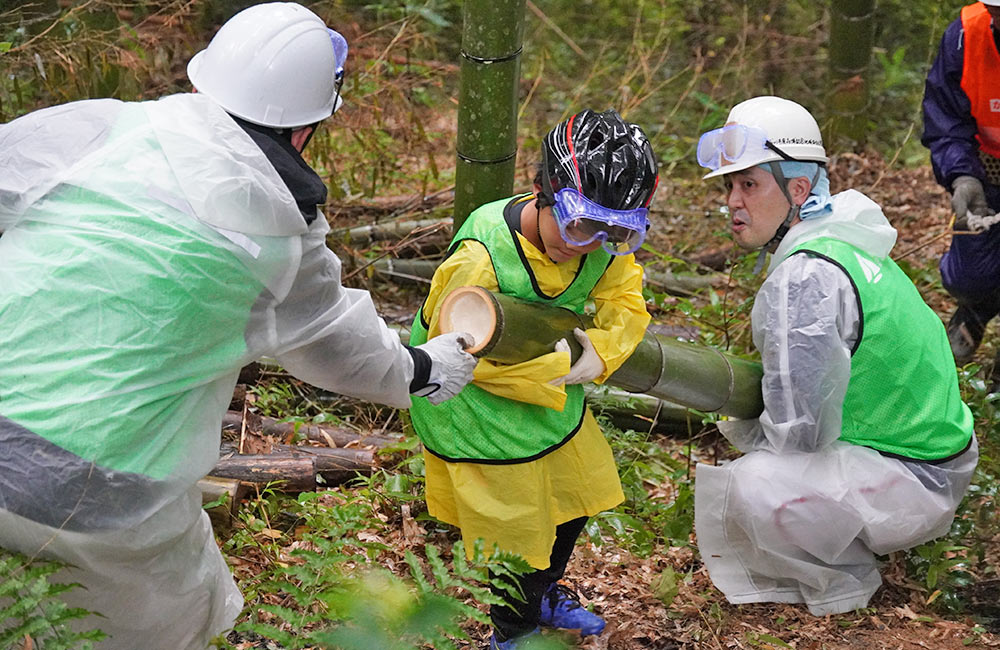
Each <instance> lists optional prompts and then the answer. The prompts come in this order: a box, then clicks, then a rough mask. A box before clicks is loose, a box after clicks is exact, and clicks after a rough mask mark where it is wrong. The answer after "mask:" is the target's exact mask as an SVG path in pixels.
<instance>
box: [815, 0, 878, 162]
mask: <svg viewBox="0 0 1000 650" xmlns="http://www.w3.org/2000/svg"><path fill="white" fill-rule="evenodd" d="M875 2H876V0H836V2H831V3H830V49H829V52H830V103H829V106H830V110H831V113H830V115H831V118H832V119H831V121H830V126H829V132H828V134H827V136H828V137H827V143H828V146H829V145H832V144H834V143H838V142H843V141H847V142H849V143H850V144H851V145H852V146H854V147H858V146H860V145H862V144H864V142H865V139H866V137H867V132H868V120H869V116H868V104H869V97H870V91H871V89H870V87H869V86H870V83H871V72H870V65H869V64H870V62H871V57H872V45H873V43H874V40H875Z"/></svg>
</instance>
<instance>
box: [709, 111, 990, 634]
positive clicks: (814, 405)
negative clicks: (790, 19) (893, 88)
mask: <svg viewBox="0 0 1000 650" xmlns="http://www.w3.org/2000/svg"><path fill="white" fill-rule="evenodd" d="M698 161H699V163H700V164H701V165H702V166H704V167H708V168H709V169H710V170H711V173H709V174H708V175H706V177H705V178H712V177H718V176H721V177H723V178H724V179H725V182H726V186H727V188H728V191H729V194H728V205H729V210H730V226H731V229H732V232H733V236H734V238H735V239H736V242H737V244H738V245H739V246H741V247H742V248H746V249H761V251H762V252H761V256H762V257H763V256H764V255H765V253H767V252H769V253H772V256H771V261H770V265H769V268H768V276H767V279H766V280H765V282H764V284H763V286H762V287H761V289H760V291H759V292H758V294H757V297H756V300H755V303H754V307H753V313H752V324H753V338H754V344H755V345H756V347H757V349H758V350H760V354H761V359H762V362H763V367H764V377H763V382H762V387H763V397H764V411H763V413H762V414H761V415H760V417H759V418H758V419H756V420H752V421H730V422H720V426H719V428H720V430H722V432H723V434H724V435H725V436H726V437H727V438H728V439H729V440H730V442H732V443H733V444H734V445H735V446H736V447H737V448H738V449H740V450H741V451H743V452H745V454H744V455H743V456H742V457H740V458H739V459H737V460H735V461H733V462H730V463H727V464H724V465H722V466H718V467H713V466H709V465H699V466H698V469H697V478H696V497H695V525H696V529H697V534H698V546H699V550H700V552H701V557H702V559H703V560H704V562H705V565H706V566H707V568H708V571H709V574H710V576H711V578H712V582H713V583H714V584H715V585H716V587H718V588H719V589H720V590H721V591H722V592H723V593H725V595H726V598H727V599H728V600H729V601H730V602H732V603H753V602H781V603H805V604H806V605H807V606H808V607H809V611H810V612H812V613H813V614H815V615H817V616H820V615H825V614H836V613H841V612H845V611H849V610H852V609H855V608H858V607H864V606H866V605H867V603H868V601H869V599H870V598H871V596H872V594H874V593H875V590H876V589H878V587H879V585H880V584H881V579H880V577H879V573H878V568H877V566H876V561H875V555H878V554H885V553H889V552H891V551H896V550H900V549H905V548H909V547H912V546H915V545H917V544H921V543H923V542H926V541H928V540H930V539H933V538H935V537H938V536H940V535H942V534H944V533H945V532H946V531H947V530H948V528H949V526H950V524H951V522H952V519H953V517H954V514H955V509H956V507H957V506H958V503H959V501H960V499H961V498H962V495H963V493H964V492H965V489H966V487H967V486H968V484H969V480H970V478H971V476H972V473H973V470H974V468H975V466H976V462H977V459H978V452H977V445H976V439H975V436H974V435H973V431H972V416H971V414H970V412H969V409H968V407H967V406H966V405H965V404H964V403H963V402H962V401H961V398H960V395H959V390H958V381H957V377H956V372H955V368H954V362H953V360H952V357H951V352H950V349H949V346H948V339H947V336H946V335H945V330H944V327H943V326H942V323H941V320H940V319H939V318H938V317H937V316H936V315H935V314H934V312H933V311H931V309H930V308H929V307H927V306H926V305H925V304H924V302H923V301H922V299H921V297H920V294H919V293H918V292H917V290H916V289H915V288H914V286H913V284H912V283H911V282H910V280H909V279H908V278H907V276H906V275H905V274H904V273H903V272H902V271H901V270H900V269H899V267H898V266H896V264H895V263H894V262H893V261H892V260H891V259H890V257H889V251H890V250H891V249H892V247H893V244H894V243H895V240H896V231H895V230H894V229H893V228H892V226H890V225H889V223H888V221H887V220H886V218H885V216H884V215H883V214H882V210H881V209H880V208H879V206H878V205H876V204H875V203H874V202H872V201H871V200H870V199H868V198H867V197H866V196H864V195H863V194H860V193H858V192H856V191H853V190H848V191H845V192H841V193H839V194H837V195H835V196H830V193H829V183H828V181H827V177H826V170H825V169H824V166H825V163H826V161H827V158H826V154H825V152H824V149H823V144H822V141H821V138H820V132H819V128H818V127H817V125H816V121H815V120H814V119H813V117H812V116H811V115H810V114H809V113H808V112H807V111H806V110H805V109H804V108H803V107H802V106H800V105H798V104H796V103H794V102H791V101H788V100H785V99H780V98H778V97H756V98H754V99H750V100H747V101H745V102H743V103H741V104H738V105H737V106H736V107H734V108H733V109H732V111H731V112H730V113H729V118H728V120H727V123H726V125H725V126H724V127H722V128H720V129H716V130H714V131H711V132H709V133H706V134H704V135H703V136H702V138H701V140H700V142H699V146H698Z"/></svg>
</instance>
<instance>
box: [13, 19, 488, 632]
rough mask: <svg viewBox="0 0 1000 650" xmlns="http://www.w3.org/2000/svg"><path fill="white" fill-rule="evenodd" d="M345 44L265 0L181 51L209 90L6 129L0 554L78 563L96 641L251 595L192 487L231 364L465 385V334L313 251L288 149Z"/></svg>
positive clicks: (399, 392) (406, 383)
mask: <svg viewBox="0 0 1000 650" xmlns="http://www.w3.org/2000/svg"><path fill="white" fill-rule="evenodd" d="M346 56H347V43H346V41H345V40H344V39H343V37H342V36H340V34H337V33H336V32H333V31H332V30H329V29H327V27H326V26H325V25H324V24H323V21H322V20H321V19H320V18H319V17H318V16H316V15H315V14H313V13H312V12H310V11H309V10H307V9H305V8H304V7H302V6H300V5H297V4H293V3H272V4H262V5H257V6H254V7H252V8H250V9H247V10H245V11H243V12H241V13H239V14H237V15H236V16H235V17H233V18H232V19H231V20H230V21H229V22H227V23H226V24H225V25H224V26H223V27H222V28H221V29H220V31H219V32H218V33H217V35H216V36H215V38H214V39H213V40H212V42H211V43H210V44H209V46H208V47H207V48H206V49H205V50H204V51H203V52H201V53H199V54H198V55H197V56H195V58H194V59H193V60H192V61H191V64H190V66H189V68H188V73H189V76H190V79H191V81H192V82H193V83H194V85H195V86H196V88H197V90H198V91H199V92H198V93H194V94H180V95H173V96H169V97H164V98H162V99H160V100H158V101H151V102H141V103H125V102H120V101H115V100H110V99H103V100H91V101H83V102H77V103H73V104H67V105H64V106H57V107H54V108H48V109H45V110H41V111H38V112H35V113H31V114H29V115H26V116H24V117H22V118H19V119H17V120H15V121H13V122H11V123H9V124H7V125H2V126H0V169H2V170H3V171H2V173H0V230H3V231H5V233H4V236H3V239H2V240H0V547H3V548H6V549H10V550H14V551H19V552H23V553H26V554H28V555H30V556H40V557H47V558H56V559H59V560H62V561H64V562H66V563H68V564H70V565H72V566H71V568H70V569H67V570H66V571H65V572H64V573H63V574H60V575H59V576H58V580H59V581H61V582H66V583H72V582H78V583H81V584H82V585H83V587H84V589H77V590H74V591H73V592H71V593H70V594H69V597H68V600H69V601H70V604H72V605H76V606H81V607H84V608H86V609H87V610H90V611H93V612H98V613H99V614H101V615H102V616H103V617H102V618H97V617H93V618H89V619H87V620H85V621H83V622H82V623H81V625H82V626H83V627H84V629H95V628H99V629H102V630H103V631H104V632H106V633H107V634H108V635H109V638H108V639H107V640H106V641H105V642H103V643H100V644H98V645H97V647H99V648H101V649H102V650H105V649H116V650H137V649H139V648H142V649H143V650H202V649H204V648H206V647H208V645H209V644H210V642H211V639H212V637H213V636H215V635H218V634H220V633H222V632H224V631H225V630H226V629H227V628H229V627H231V625H232V624H233V621H234V620H235V618H236V616H237V614H238V613H239V611H240V609H241V607H242V603H243V601H242V598H241V596H240V594H239V592H238V590H237V588H236V586H235V584H234V582H233V579H232V576H231V574H230V571H229V569H228V567H227V566H226V563H225V561H224V560H223V558H222V555H221V554H220V552H219V549H218V547H217V546H216V544H215V541H214V539H213V537H212V530H211V527H210V525H209V522H208V518H207V517H206V515H205V513H204V512H203V511H202V510H201V496H200V494H199V491H198V489H197V487H196V486H195V484H196V482H197V481H198V479H200V478H201V477H202V476H204V475H205V474H206V473H208V471H209V470H211V468H212V467H213V466H214V465H215V462H216V460H217V459H218V456H219V432H220V428H221V420H222V416H223V414H224V412H225V409H226V407H227V405H228V403H229V401H230V399H231V396H232V390H233V385H234V383H235V381H236V377H237V374H238V371H239V369H240V367H242V366H243V365H245V364H247V363H248V362H250V361H252V360H254V359H256V358H258V357H260V356H263V355H267V356H271V357H274V358H276V359H277V360H278V361H279V362H280V363H281V364H282V365H283V366H284V367H285V368H286V369H288V370H289V371H290V372H291V373H293V374H294V375H295V376H297V377H299V378H301V379H303V380H305V381H308V382H310V383H312V384H315V385H317V386H320V387H323V388H326V389H329V390H333V391H337V392H340V393H343V394H346V395H351V396H354V397H359V398H362V399H367V400H373V401H377V402H381V403H385V404H389V405H392V406H396V407H400V408H407V407H409V406H410V394H413V393H416V394H420V395H423V396H427V397H428V399H430V400H433V401H435V402H440V401H442V400H444V399H446V398H448V397H450V396H452V395H454V394H455V393H457V392H458V391H459V390H461V388H462V387H463V386H464V385H465V384H466V383H467V382H468V381H469V380H470V379H471V378H472V370H473V368H474V367H475V363H476V362H475V359H473V357H471V356H470V355H469V354H467V353H465V352H464V350H463V349H462V341H461V337H460V336H456V335H452V336H441V337H438V338H436V339H433V340H431V341H429V342H427V343H426V344H424V345H422V346H420V347H417V348H407V347H405V346H403V345H401V343H400V341H399V338H398V336H397V335H396V334H395V333H393V332H392V331H391V330H389V329H388V328H387V327H386V325H385V323H384V322H383V321H382V320H381V319H380V318H379V317H378V315H377V314H376V313H375V309H374V305H373V303H372V300H371V297H370V296H369V295H368V294H367V293H366V292H364V291H359V290H354V289H348V288H344V287H343V286H341V283H340V260H339V259H338V258H337V257H336V256H335V255H334V254H333V253H332V252H331V251H330V250H329V249H328V248H326V245H325V236H326V233H327V232H328V230H329V228H328V226H327V223H326V220H325V219H324V217H323V215H322V213H321V212H320V209H319V208H320V207H321V206H322V204H323V203H324V202H325V200H326V188H325V187H324V185H323V183H322V181H321V180H320V179H319V177H318V176H317V175H316V174H315V173H314V172H313V171H312V170H311V169H310V168H309V167H308V166H307V165H306V163H305V162H304V161H303V159H302V158H301V156H300V152H301V151H302V149H303V147H305V145H306V142H307V141H308V139H309V136H310V135H311V134H312V131H313V129H314V128H315V125H316V123H317V122H320V121H321V120H323V119H326V118H327V117H329V116H330V115H331V114H332V113H333V112H334V111H335V110H336V109H337V108H338V107H339V105H340V103H341V100H340V97H339V94H340V86H341V80H342V75H343V65H344V61H345V59H346ZM0 604H2V603H0Z"/></svg>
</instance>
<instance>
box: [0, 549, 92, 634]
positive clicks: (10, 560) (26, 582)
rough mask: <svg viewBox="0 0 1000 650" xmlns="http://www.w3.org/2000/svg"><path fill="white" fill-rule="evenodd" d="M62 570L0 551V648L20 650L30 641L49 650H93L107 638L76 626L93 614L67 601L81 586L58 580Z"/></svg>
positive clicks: (59, 567)
mask: <svg viewBox="0 0 1000 650" xmlns="http://www.w3.org/2000/svg"><path fill="white" fill-rule="evenodd" d="M62 567H63V565H62V564H59V563H57V562H48V561H44V560H32V559H29V558H27V557H25V556H23V555H20V554H16V553H10V552H7V551H4V550H2V549H0V648H19V647H22V645H23V644H24V643H25V639H26V638H30V639H31V643H33V644H34V645H35V646H36V647H39V646H40V647H42V648H44V649H45V650H89V649H90V648H92V647H93V643H94V642H97V641H100V640H102V639H103V638H105V635H104V634H103V633H101V632H100V631H98V630H92V629H84V630H82V631H81V630H79V629H76V628H74V627H73V626H72V623H73V622H74V621H79V619H82V618H84V617H86V616H88V615H89V612H88V611H87V610H85V609H81V608H76V607H69V606H67V605H66V603H65V602H64V601H63V599H62V596H63V595H64V594H66V593H67V592H69V591H71V590H73V589H78V588H79V585H76V584H65V583H63V582H62V581H61V580H59V579H58V577H56V575H55V574H56V573H57V572H58V571H59V570H60V569H61V568H62Z"/></svg>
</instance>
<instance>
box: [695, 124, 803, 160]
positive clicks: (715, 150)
mask: <svg viewBox="0 0 1000 650" xmlns="http://www.w3.org/2000/svg"><path fill="white" fill-rule="evenodd" d="M769 150H770V151H773V152H775V153H777V154H778V155H779V156H781V157H782V158H784V159H786V160H792V158H791V157H790V156H788V155H787V154H786V153H785V152H783V151H782V150H781V149H778V147H776V146H774V144H773V143H772V142H771V141H770V140H768V139H767V133H765V132H764V130H763V129H759V128H757V127H754V126H744V125H743V124H727V125H726V126H723V127H721V128H718V129H714V130H712V131H709V132H708V133H704V134H702V136H701V137H700V138H699V139H698V164H699V165H701V166H702V167H707V168H708V169H711V170H712V171H715V170H716V169H718V168H719V167H722V166H723V165H733V164H738V163H740V162H741V161H744V160H747V161H753V162H756V161H758V160H760V159H761V158H763V157H764V156H765V155H766V154H767V152H768V151H769Z"/></svg>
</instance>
